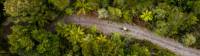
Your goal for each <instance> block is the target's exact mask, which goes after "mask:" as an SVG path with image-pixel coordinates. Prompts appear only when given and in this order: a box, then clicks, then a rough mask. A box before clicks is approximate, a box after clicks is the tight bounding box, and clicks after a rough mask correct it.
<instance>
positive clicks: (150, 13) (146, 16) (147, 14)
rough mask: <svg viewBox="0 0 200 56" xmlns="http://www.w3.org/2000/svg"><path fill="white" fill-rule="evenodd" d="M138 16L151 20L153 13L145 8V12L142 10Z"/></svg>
mask: <svg viewBox="0 0 200 56" xmlns="http://www.w3.org/2000/svg"><path fill="white" fill-rule="evenodd" d="M140 18H141V19H142V20H144V21H146V22H147V21H151V20H153V13H152V12H151V11H148V10H146V11H145V12H142V15H140Z"/></svg>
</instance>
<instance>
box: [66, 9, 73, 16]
mask: <svg viewBox="0 0 200 56" xmlns="http://www.w3.org/2000/svg"><path fill="white" fill-rule="evenodd" d="M73 13H74V10H73V9H72V8H67V9H65V14H66V15H72V14H73Z"/></svg>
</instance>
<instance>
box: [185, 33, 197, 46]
mask: <svg viewBox="0 0 200 56" xmlns="http://www.w3.org/2000/svg"><path fill="white" fill-rule="evenodd" d="M182 42H183V44H184V45H186V46H190V45H192V44H194V43H195V42H196V37H194V36H193V35H192V34H186V35H185V36H184V38H183V39H182Z"/></svg>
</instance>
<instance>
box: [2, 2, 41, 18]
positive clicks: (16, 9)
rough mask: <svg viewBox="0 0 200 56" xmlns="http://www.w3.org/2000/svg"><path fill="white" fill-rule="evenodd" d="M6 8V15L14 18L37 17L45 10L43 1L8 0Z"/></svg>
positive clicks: (5, 4)
mask: <svg viewBox="0 0 200 56" xmlns="http://www.w3.org/2000/svg"><path fill="white" fill-rule="evenodd" d="M4 6H5V11H6V13H7V14H9V15H11V16H13V17H16V16H27V15H36V14H37V13H39V12H40V9H41V8H44V5H43V2H42V0H6V1H5V3H4Z"/></svg>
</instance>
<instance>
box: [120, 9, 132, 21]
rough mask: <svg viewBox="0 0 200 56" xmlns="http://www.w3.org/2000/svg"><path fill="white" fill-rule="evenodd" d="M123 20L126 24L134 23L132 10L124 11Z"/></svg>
mask: <svg viewBox="0 0 200 56" xmlns="http://www.w3.org/2000/svg"><path fill="white" fill-rule="evenodd" d="M122 19H123V20H124V21H126V22H129V23H130V22H132V21H133V16H132V13H131V10H124V11H123V18H122Z"/></svg>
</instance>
